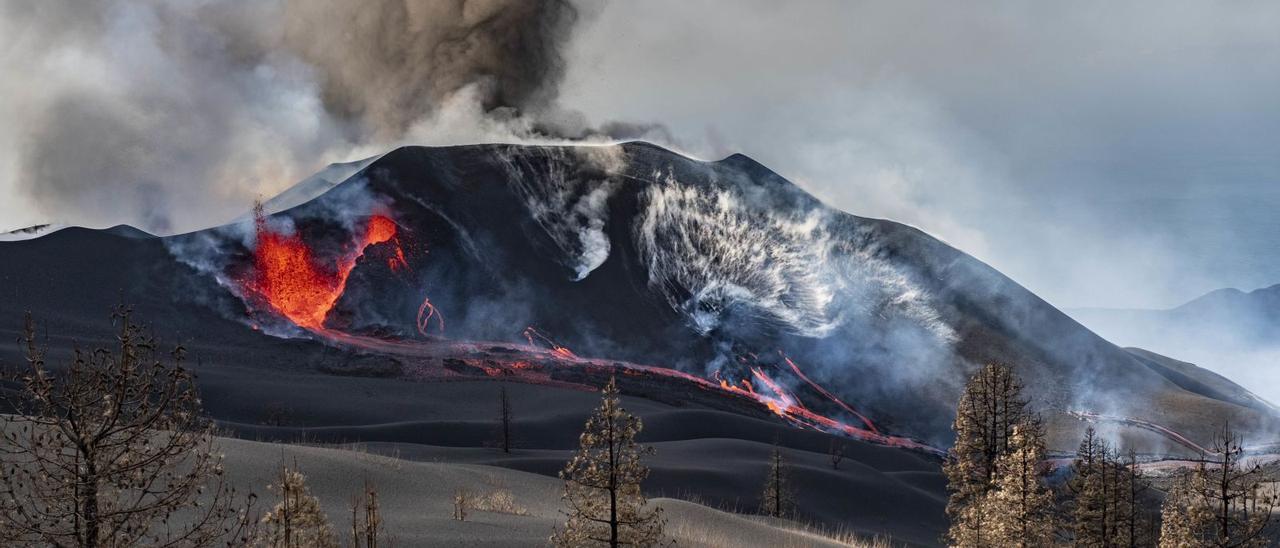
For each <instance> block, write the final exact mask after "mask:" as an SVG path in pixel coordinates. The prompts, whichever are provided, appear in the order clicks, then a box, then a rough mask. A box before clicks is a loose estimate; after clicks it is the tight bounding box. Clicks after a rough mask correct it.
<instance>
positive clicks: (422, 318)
mask: <svg viewBox="0 0 1280 548" xmlns="http://www.w3.org/2000/svg"><path fill="white" fill-rule="evenodd" d="M432 318H435V320H436V322H437V323H438V324H439V325H440V332H441V333H444V314H441V313H440V311H439V310H436V307H435V305H432V304H431V298H430V297H423V298H422V304H420V305H418V321H417V324H418V333H422V334H423V335H424V336H425V335H426V334H427V328H428V327H430V326H431V319H432Z"/></svg>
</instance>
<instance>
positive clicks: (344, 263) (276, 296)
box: [242, 208, 408, 331]
mask: <svg viewBox="0 0 1280 548" xmlns="http://www.w3.org/2000/svg"><path fill="white" fill-rule="evenodd" d="M254 224H255V228H256V231H257V247H256V248H255V250H254V254H253V265H254V270H253V273H252V274H251V275H250V276H248V277H247V278H246V279H245V280H243V281H242V284H243V286H244V287H245V288H247V289H249V290H251V291H253V292H255V293H257V294H258V295H261V296H262V298H263V299H264V300H265V301H266V302H267V303H268V304H270V305H271V308H272V309H274V310H275V311H276V312H277V313H278V314H280V315H282V316H284V317H285V318H288V319H289V320H290V321H292V322H293V323H295V324H297V325H298V326H299V327H303V328H306V329H309V330H312V331H319V330H322V329H323V328H324V321H325V318H327V317H328V315H329V311H330V310H331V309H333V305H334V303H336V302H337V301H338V298H339V297H341V296H342V292H343V291H344V290H345V289H346V286H347V277H348V276H350V275H351V270H352V269H353V268H355V265H356V260H358V259H359V258H360V257H361V256H362V255H364V251H365V249H366V248H368V247H369V246H371V245H374V244H380V243H384V242H392V243H393V244H394V245H395V253H394V254H393V255H392V256H391V257H390V258H389V259H388V260H387V261H388V266H389V267H391V269H392V270H399V269H401V268H406V267H407V266H408V262H407V261H406V260H405V256H404V250H403V249H402V248H401V246H400V242H399V240H398V238H397V233H398V227H397V225H396V223H395V221H393V220H391V218H389V217H387V216H385V215H373V216H371V217H369V221H368V223H367V224H366V226H365V229H364V233H363V234H362V235H360V237H358V238H357V239H356V241H355V242H354V245H353V246H352V251H350V252H348V253H347V254H346V255H344V256H342V257H340V258H339V259H338V260H337V261H335V262H334V263H333V264H325V262H324V261H321V260H320V259H318V258H317V257H316V255H315V253H314V251H313V250H312V248H311V246H309V245H307V243H306V242H305V241H303V239H302V236H301V235H299V234H297V233H294V234H285V233H281V232H277V231H275V230H272V229H271V227H269V226H267V222H266V216H265V215H263V213H262V210H261V208H259V209H257V210H256V211H255V212H254Z"/></svg>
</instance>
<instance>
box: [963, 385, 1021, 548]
mask: <svg viewBox="0 0 1280 548" xmlns="http://www.w3.org/2000/svg"><path fill="white" fill-rule="evenodd" d="M1027 418H1028V414H1027V401H1026V400H1025V399H1023V398H1022V383H1021V382H1020V381H1019V380H1018V378H1017V376H1016V375H1015V374H1014V372H1013V370H1012V369H1011V368H1009V367H1008V366H1006V365H1002V364H989V365H987V366H985V367H983V368H982V369H981V370H979V371H978V372H977V374H975V375H974V376H973V377H972V378H970V379H969V382H968V384H966V385H965V389H964V392H963V393H962V394H961V396H960V402H959V404H958V406H957V408H956V418H955V422H954V423H953V424H952V429H953V430H954V431H955V433H956V441H955V445H954V446H952V448H951V451H950V454H949V455H948V459H947V462H946V463H945V464H944V465H943V471H944V472H945V473H946V475H947V490H948V491H950V498H949V499H948V500H947V516H948V517H949V518H950V519H951V528H950V530H949V531H948V532H947V539H946V540H947V541H948V542H949V543H950V544H952V545H961V546H972V545H977V546H981V545H985V544H987V543H986V541H985V529H986V528H987V524H986V523H985V522H986V517H987V516H988V515H989V514H988V513H987V512H984V511H982V510H981V508H980V506H981V505H982V504H983V503H984V499H985V497H986V495H987V493H988V492H989V491H990V490H991V489H992V487H993V481H992V480H993V478H994V476H995V462H996V460H997V459H999V458H1000V457H1001V456H1002V455H1005V454H1006V453H1008V452H1009V442H1010V440H1011V439H1012V437H1013V430H1014V427H1015V426H1016V425H1018V424H1020V423H1022V422H1024V421H1025V420H1026V419H1027Z"/></svg>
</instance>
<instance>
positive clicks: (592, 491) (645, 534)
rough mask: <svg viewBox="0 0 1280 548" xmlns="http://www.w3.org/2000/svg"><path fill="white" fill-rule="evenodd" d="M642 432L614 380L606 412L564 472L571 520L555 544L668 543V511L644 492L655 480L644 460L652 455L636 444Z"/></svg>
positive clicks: (605, 398)
mask: <svg viewBox="0 0 1280 548" xmlns="http://www.w3.org/2000/svg"><path fill="white" fill-rule="evenodd" d="M641 428H642V424H641V422H640V419H639V418H638V417H636V416H635V415H632V414H631V413H628V412H627V411H626V410H625V409H623V408H622V405H621V401H620V399H619V391H618V384H617V381H616V379H613V378H610V379H609V383H608V384H607V385H605V387H604V390H603V391H602V397H601V402H600V407H599V408H597V409H596V410H595V412H594V413H592V415H591V417H590V418H588V419H587V424H586V427H585V428H584V429H583V432H582V435H581V436H580V437H579V443H580V445H581V446H580V447H579V449H578V453H577V454H576V455H574V457H573V459H571V460H570V461H569V462H568V464H566V465H565V467H564V470H562V471H561V472H560V477H561V478H563V479H564V480H565V491H564V497H563V498H564V501H565V503H566V504H567V505H568V511H567V512H566V514H567V516H568V520H567V521H566V522H565V524H564V526H563V528H558V529H557V530H556V531H555V533H554V534H553V535H552V537H551V541H552V543H554V544H556V545H557V546H575V547H576V546H610V547H617V546H622V545H627V546H653V545H657V544H659V543H661V542H662V540H663V533H662V528H663V525H664V523H665V520H664V519H663V517H662V509H661V508H654V507H651V506H650V505H649V504H647V501H646V500H645V497H644V494H643V493H641V491H640V483H641V482H643V481H644V479H645V478H646V477H648V475H649V469H648V468H647V467H645V466H644V464H642V463H641V462H640V459H641V457H642V456H643V455H645V454H648V453H650V452H651V449H650V448H646V447H642V446H640V445H639V444H637V443H636V441H635V438H636V434H638V433H640V429H641Z"/></svg>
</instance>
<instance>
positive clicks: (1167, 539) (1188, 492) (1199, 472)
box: [1160, 463, 1213, 548]
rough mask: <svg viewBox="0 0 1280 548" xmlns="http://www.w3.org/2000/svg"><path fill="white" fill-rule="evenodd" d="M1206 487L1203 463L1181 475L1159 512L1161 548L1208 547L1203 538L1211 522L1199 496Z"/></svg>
mask: <svg viewBox="0 0 1280 548" xmlns="http://www.w3.org/2000/svg"><path fill="white" fill-rule="evenodd" d="M1205 486H1206V482H1205V470H1204V464H1203V463H1201V464H1199V465H1198V466H1197V467H1196V469H1195V470H1193V471H1184V472H1183V474H1182V475H1181V476H1180V477H1179V478H1178V480H1177V481H1176V482H1174V484H1173V487H1172V488H1171V489H1170V490H1169V492H1168V493H1167V494H1166V495H1165V498H1164V505H1163V506H1162V507H1161V509H1160V547H1161V548H1200V547H1202V546H1210V544H1209V543H1208V542H1206V541H1205V539H1203V538H1202V537H1203V536H1204V535H1205V532H1206V531H1207V530H1208V529H1209V527H1210V523H1211V521H1212V519H1213V516H1212V514H1211V513H1210V512H1209V509H1208V507H1207V506H1206V505H1205V504H1204V501H1203V500H1202V499H1201V498H1200V495H1199V493H1200V492H1202V491H1203V490H1204V488H1205Z"/></svg>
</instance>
